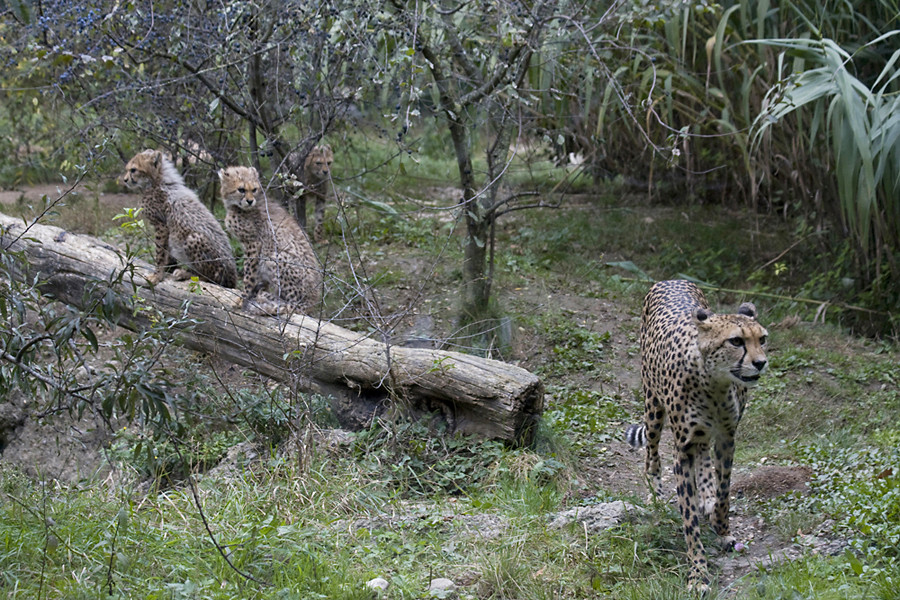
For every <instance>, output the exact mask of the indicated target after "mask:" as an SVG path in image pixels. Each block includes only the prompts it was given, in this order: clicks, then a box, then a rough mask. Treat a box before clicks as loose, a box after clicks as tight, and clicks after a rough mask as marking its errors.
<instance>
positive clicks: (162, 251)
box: [147, 227, 171, 285]
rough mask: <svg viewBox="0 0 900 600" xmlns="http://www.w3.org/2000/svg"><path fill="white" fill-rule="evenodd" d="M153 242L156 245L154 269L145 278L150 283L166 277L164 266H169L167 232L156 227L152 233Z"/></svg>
mask: <svg viewBox="0 0 900 600" xmlns="http://www.w3.org/2000/svg"><path fill="white" fill-rule="evenodd" d="M153 242H154V245H155V246H156V271H154V272H153V274H152V275H150V277H148V278H147V281H149V282H150V283H152V284H154V285H155V284H157V283H159V282H160V281H162V280H163V279H165V277H166V267H168V266H169V260H170V259H171V257H170V256H169V232H168V231H167V230H165V229H163V228H161V227H156V228H155V230H154V234H153Z"/></svg>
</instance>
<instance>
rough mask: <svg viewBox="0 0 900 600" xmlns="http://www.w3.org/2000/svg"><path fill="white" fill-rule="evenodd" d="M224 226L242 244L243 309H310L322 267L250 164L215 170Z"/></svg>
mask: <svg viewBox="0 0 900 600" xmlns="http://www.w3.org/2000/svg"><path fill="white" fill-rule="evenodd" d="M219 179H220V181H221V184H222V185H221V194H222V201H223V202H224V204H225V210H226V214H225V226H226V227H227V228H228V230H229V231H230V232H231V233H233V234H234V235H235V236H236V237H237V238H238V239H239V240H240V241H241V244H243V246H244V254H245V257H246V258H245V260H244V296H243V300H242V307H243V308H244V310H248V311H251V312H259V313H269V314H271V313H279V312H288V311H294V310H296V311H299V312H301V313H303V314H312V311H313V310H314V308H315V307H316V305H317V304H318V303H319V301H320V300H321V298H322V289H321V288H322V267H321V265H320V264H319V260H318V258H316V255H315V252H314V251H313V248H312V246H311V245H310V243H309V239H308V238H307V237H306V233H304V231H303V229H302V228H301V227H300V225H298V224H297V222H296V221H295V220H294V219H293V218H292V217H291V216H290V215H289V214H288V212H287V211H286V210H284V209H283V208H282V207H281V205H280V204H278V203H277V202H269V201H268V198H267V197H266V196H265V194H264V192H263V190H262V187H261V186H260V184H259V174H258V173H257V172H256V169H254V168H251V167H228V168H227V169H223V170H221V171H219Z"/></svg>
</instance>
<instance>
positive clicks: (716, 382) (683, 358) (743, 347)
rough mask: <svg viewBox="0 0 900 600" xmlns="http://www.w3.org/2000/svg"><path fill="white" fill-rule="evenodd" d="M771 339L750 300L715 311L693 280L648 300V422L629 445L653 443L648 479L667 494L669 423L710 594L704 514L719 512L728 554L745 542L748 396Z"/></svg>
mask: <svg viewBox="0 0 900 600" xmlns="http://www.w3.org/2000/svg"><path fill="white" fill-rule="evenodd" d="M767 335H768V333H767V332H766V330H765V328H763V327H762V325H760V324H759V323H757V322H756V307H755V306H754V305H753V304H751V303H749V302H747V303H744V304H742V305H741V306H740V308H739V309H738V313H737V314H733V315H732V314H726V315H717V314H714V313H713V312H712V311H711V310H710V308H709V305H708V304H707V302H706V299H705V298H704V297H703V293H702V292H701V291H700V288H698V287H697V286H696V285H694V284H693V283H690V282H688V281H662V282H660V283H657V284H656V285H654V286H653V287H652V288H651V289H650V292H649V293H648V294H647V297H646V298H645V299H644V305H643V311H642V316H641V381H642V387H643V391H644V402H645V405H644V422H643V424H640V425H631V426H629V427H628V429H627V430H626V432H625V439H626V441H627V442H628V443H629V444H631V445H632V446H634V447H638V448H639V447H643V446H646V447H647V456H646V463H645V471H646V475H647V478H648V480H649V483H650V486H651V488H652V491H653V493H655V494H659V492H660V464H659V440H660V434H661V433H662V429H663V426H664V424H665V422H666V418H667V417H668V423H669V426H670V427H671V429H672V433H673V434H674V438H675V468H674V473H675V482H676V494H677V502H678V510H679V512H680V513H681V518H682V521H683V524H684V537H685V541H686V542H687V552H688V556H689V558H690V559H691V570H690V575H689V580H688V581H689V583H690V585H691V587H698V588H700V589H706V587H707V584H708V583H709V577H708V572H707V561H706V556H705V553H704V550H703V544H702V543H701V542H700V518H701V515H703V516H707V515H708V516H709V518H710V520H711V521H712V525H713V528H714V529H715V531H716V533H717V534H718V535H719V536H720V537H721V539H722V545H723V547H724V548H725V549H730V548H731V547H733V546H734V543H735V539H734V538H733V537H732V536H731V535H730V534H729V523H728V508H729V494H730V490H731V467H732V460H733V458H734V436H735V432H736V431H737V426H738V422H739V421H740V420H741V416H742V414H743V412H744V407H745V405H746V401H747V390H748V389H749V388H751V387H753V386H755V385H756V383H757V382H758V381H759V377H760V375H761V374H762V373H763V372H764V371H765V370H766V367H767V364H768V363H767V360H766V337H767ZM710 449H712V450H713V454H712V456H710ZM713 463H714V467H715V470H713Z"/></svg>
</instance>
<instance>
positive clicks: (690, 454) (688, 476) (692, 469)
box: [674, 443, 709, 591]
mask: <svg viewBox="0 0 900 600" xmlns="http://www.w3.org/2000/svg"><path fill="white" fill-rule="evenodd" d="M698 450H699V447H698V444H695V443H688V444H686V445H684V446H680V447H679V448H678V449H677V452H676V460H675V469H674V471H675V484H676V498H677V500H678V512H680V513H681V520H682V523H683V525H684V540H685V542H686V543H687V554H688V558H689V559H690V560H691V570H690V573H689V574H688V587H689V588H690V589H695V590H698V591H705V590H707V589H709V574H708V569H707V561H706V554H705V552H704V549H703V542H701V541H700V516H701V512H700V502H699V497H698V494H697V466H698V465H697V463H698Z"/></svg>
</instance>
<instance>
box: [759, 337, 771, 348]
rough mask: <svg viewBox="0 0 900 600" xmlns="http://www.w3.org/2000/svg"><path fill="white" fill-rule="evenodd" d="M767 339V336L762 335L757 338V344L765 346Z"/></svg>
mask: <svg viewBox="0 0 900 600" xmlns="http://www.w3.org/2000/svg"><path fill="white" fill-rule="evenodd" d="M767 341H769V338H767V337H766V336H762V337H761V338H759V345H760V346H765V345H766V342H767Z"/></svg>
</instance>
